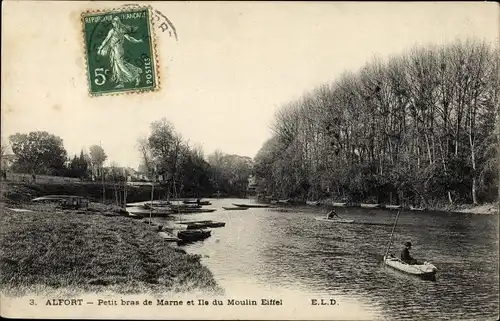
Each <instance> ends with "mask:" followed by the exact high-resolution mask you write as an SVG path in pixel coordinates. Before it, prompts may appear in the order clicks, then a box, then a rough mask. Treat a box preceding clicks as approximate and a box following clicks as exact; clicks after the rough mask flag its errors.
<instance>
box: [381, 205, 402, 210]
mask: <svg viewBox="0 0 500 321" xmlns="http://www.w3.org/2000/svg"><path fill="white" fill-rule="evenodd" d="M385 208H387V209H389V210H399V209H401V205H386V206H385Z"/></svg>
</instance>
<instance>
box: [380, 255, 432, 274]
mask: <svg viewBox="0 0 500 321" xmlns="http://www.w3.org/2000/svg"><path fill="white" fill-rule="evenodd" d="M384 263H385V264H386V265H387V266H390V267H391V268H393V269H396V270H398V271H401V272H404V273H407V274H411V275H415V276H418V277H421V278H424V279H433V278H435V277H436V273H437V268H436V267H435V266H434V265H433V264H431V263H429V262H424V263H422V264H408V263H406V262H403V261H401V260H400V259H399V258H396V257H391V256H384Z"/></svg>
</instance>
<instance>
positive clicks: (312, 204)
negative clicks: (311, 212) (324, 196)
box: [306, 201, 321, 206]
mask: <svg viewBox="0 0 500 321" xmlns="http://www.w3.org/2000/svg"><path fill="white" fill-rule="evenodd" d="M306 204H307V205H309V206H320V205H321V203H320V202H318V201H306Z"/></svg>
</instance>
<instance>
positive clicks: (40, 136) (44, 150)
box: [2, 131, 107, 180]
mask: <svg viewBox="0 0 500 321" xmlns="http://www.w3.org/2000/svg"><path fill="white" fill-rule="evenodd" d="M9 142H10V147H11V149H12V152H13V153H14V155H15V160H14V162H13V164H12V166H11V170H12V171H14V172H18V173H26V174H44V175H52V176H66V177H74V178H80V179H82V180H88V179H96V178H99V177H101V176H102V175H103V174H104V173H103V165H104V162H105V161H106V159H107V155H106V153H105V152H104V149H103V148H102V147H101V146H99V145H92V146H90V148H89V153H85V152H84V151H83V150H81V151H80V155H74V156H73V157H69V156H68V152H67V151H66V149H65V148H64V144H63V140H62V139H61V138H60V137H58V136H56V135H53V134H50V133H48V132H46V131H34V132H30V133H28V134H22V133H17V134H14V135H11V136H10V137H9ZM6 147H7V145H6V144H2V157H3V156H4V155H5V153H6V151H7V148H6Z"/></svg>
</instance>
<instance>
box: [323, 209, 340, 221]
mask: <svg viewBox="0 0 500 321" xmlns="http://www.w3.org/2000/svg"><path fill="white" fill-rule="evenodd" d="M335 216H336V217H339V215H338V214H337V212H335V210H331V211H330V212H328V214H326V218H327V219H329V220H331V219H332V218H334V217H335Z"/></svg>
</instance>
